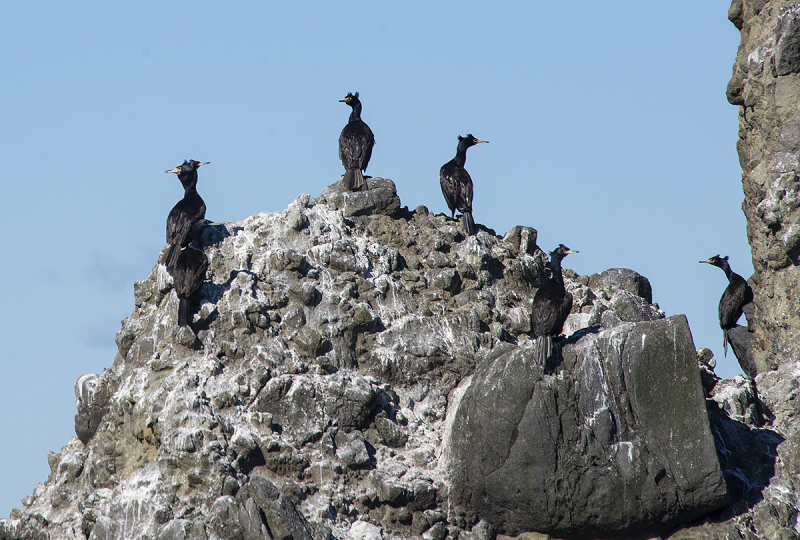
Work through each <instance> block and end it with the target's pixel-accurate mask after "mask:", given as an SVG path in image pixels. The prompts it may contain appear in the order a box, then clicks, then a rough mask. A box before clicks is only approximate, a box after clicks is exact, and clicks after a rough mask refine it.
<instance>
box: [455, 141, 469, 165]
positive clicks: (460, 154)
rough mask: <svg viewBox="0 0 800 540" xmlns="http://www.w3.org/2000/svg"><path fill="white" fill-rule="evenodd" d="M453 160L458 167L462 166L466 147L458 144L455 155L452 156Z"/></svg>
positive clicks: (465, 161)
mask: <svg viewBox="0 0 800 540" xmlns="http://www.w3.org/2000/svg"><path fill="white" fill-rule="evenodd" d="M453 161H455V162H456V165H458V166H459V167H463V166H464V165H466V163H467V149H466V148H462V147H461V146H460V145H459V147H458V151H456V157H454V158H453Z"/></svg>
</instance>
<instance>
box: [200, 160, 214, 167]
mask: <svg viewBox="0 0 800 540" xmlns="http://www.w3.org/2000/svg"><path fill="white" fill-rule="evenodd" d="M209 163H211V162H210V161H204V162H203V163H198V164H197V166H198V167H199V166H200V165H208V164H209Z"/></svg>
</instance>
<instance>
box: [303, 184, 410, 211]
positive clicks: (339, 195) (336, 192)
mask: <svg viewBox="0 0 800 540" xmlns="http://www.w3.org/2000/svg"><path fill="white" fill-rule="evenodd" d="M366 181H367V190H366V191H347V190H346V189H345V188H344V186H343V184H342V181H341V180H339V181H338V182H336V183H334V184H331V185H330V186H328V187H327V188H325V189H324V190H323V191H322V193H320V195H319V197H318V198H317V199H312V201H311V203H312V204H327V205H329V206H330V207H332V208H335V209H337V210H342V212H343V213H344V215H345V216H346V217H351V216H363V215H369V214H384V215H387V216H391V215H393V214H394V213H395V212H397V211H398V210H399V209H400V198H399V197H398V196H397V188H396V187H395V185H394V182H392V181H391V180H389V179H386V178H366Z"/></svg>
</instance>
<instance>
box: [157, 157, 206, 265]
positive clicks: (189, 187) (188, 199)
mask: <svg viewBox="0 0 800 540" xmlns="http://www.w3.org/2000/svg"><path fill="white" fill-rule="evenodd" d="M208 163H209V162H205V163H201V162H199V161H195V160H193V159H191V160H189V161H184V162H183V165H179V166H177V167H175V168H174V169H170V170H168V171H166V172H168V173H175V174H177V175H178V180H180V181H181V184H183V189H184V194H183V199H181V200H180V201H178V204H176V205H175V206H174V207H173V208H172V210H170V212H169V216H167V244H169V250H168V251H167V254H166V255H165V256H164V264H165V265H166V266H174V265H175V263H176V262H177V260H178V255H179V254H180V252H181V249H182V248H185V247H187V246H188V245H189V244H190V243H191V242H192V226H193V225H194V224H195V222H197V221H201V220H203V219H204V218H205V216H206V203H204V202H203V199H202V198H201V197H200V195H199V194H198V193H197V168H198V167H200V166H201V165H208Z"/></svg>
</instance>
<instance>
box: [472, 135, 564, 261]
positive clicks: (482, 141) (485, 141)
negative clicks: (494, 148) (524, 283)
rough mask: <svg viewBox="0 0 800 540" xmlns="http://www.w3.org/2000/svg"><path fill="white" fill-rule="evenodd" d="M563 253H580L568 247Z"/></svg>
mask: <svg viewBox="0 0 800 540" xmlns="http://www.w3.org/2000/svg"><path fill="white" fill-rule="evenodd" d="M481 142H489V141H481ZM564 253H580V251H577V250H574V249H568V250H567V251H565V252H564Z"/></svg>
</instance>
